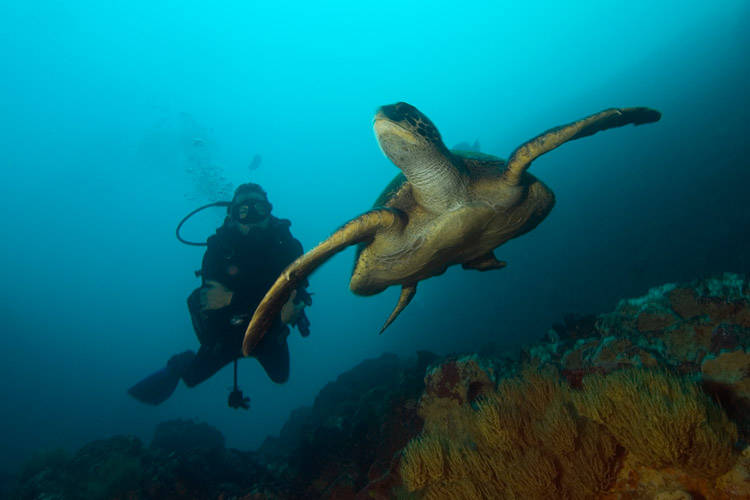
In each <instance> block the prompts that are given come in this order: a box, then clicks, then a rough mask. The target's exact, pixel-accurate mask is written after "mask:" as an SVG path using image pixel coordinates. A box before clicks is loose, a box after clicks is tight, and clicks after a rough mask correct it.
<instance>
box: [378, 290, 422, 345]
mask: <svg viewBox="0 0 750 500" xmlns="http://www.w3.org/2000/svg"><path fill="white" fill-rule="evenodd" d="M415 293H417V284H416V283H415V284H413V285H402V286H401V295H400V296H399V298H398V302H397V303H396V307H395V308H394V309H393V312H392V313H391V315H390V316H388V319H387V320H386V322H385V324H384V325H383V328H381V329H380V333H383V332H384V331H385V329H386V328H388V326H389V325H390V324H391V323H393V320H395V319H396V318H397V317H398V315H399V314H401V311H403V310H404V309H405V308H406V306H408V305H409V302H411V299H413V298H414V294H415Z"/></svg>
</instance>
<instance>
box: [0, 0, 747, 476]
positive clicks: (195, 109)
mask: <svg viewBox="0 0 750 500" xmlns="http://www.w3.org/2000/svg"><path fill="white" fill-rule="evenodd" d="M0 12H2V15H0V36H1V37H2V44H0V67H2V77H1V78H0V95H1V96H2V103H3V104H2V106H0V116H1V117H2V120H0V127H1V129H0V145H1V146H2V147H1V148H0V151H2V154H1V155H0V172H1V174H0V175H2V182H0V215H1V217H2V219H1V221H2V232H3V245H2V247H0V252H1V254H0V262H2V269H3V273H2V277H3V285H4V286H2V287H1V290H2V291H0V294H1V295H0V313H1V314H2V318H3V326H2V332H3V335H2V340H3V343H4V345H3V348H2V349H1V350H0V400H1V401H2V420H1V422H2V430H1V431H0V471H2V472H8V473H13V472H14V471H16V470H17V469H19V468H20V466H21V465H22V464H23V462H24V460H26V459H27V458H28V457H29V456H31V454H33V453H34V452H35V451H38V450H44V449H49V448H55V447H64V448H67V449H69V450H75V449H76V448H77V447H79V446H81V445H82V444H83V443H86V442H88V441H91V440H93V439H100V438H105V437H109V436H111V435H113V434H134V435H136V436H139V437H141V438H142V439H144V440H146V441H148V440H149V439H150V437H151V436H152V434H153V431H154V427H155V426H156V424H157V423H158V422H160V421H163V420H167V419H172V418H194V419H197V420H200V421H205V422H208V423H210V424H211V425H214V426H216V427H217V428H218V429H220V430H221V432H222V433H223V434H224V436H225V437H226V440H227V445H228V446H231V447H236V448H240V449H254V448H256V447H257V446H258V445H259V444H260V443H261V442H262V441H263V439H264V438H265V437H266V436H267V435H269V434H275V433H278V431H279V429H280V428H281V426H282V425H283V423H284V421H285V420H286V418H287V416H288V415H289V412H290V411H291V410H293V409H295V408H297V407H299V406H302V405H309V404H311V402H312V400H313V398H314V397H315V396H316V394H317V393H318V391H319V390H320V388H321V387H323V386H324V385H325V384H326V382H328V381H329V380H332V379H334V378H335V377H336V376H337V375H338V374H339V373H341V372H343V371H345V370H347V369H349V368H350V367H352V366H353V365H356V364H357V363H359V362H360V361H362V360H363V359H365V358H368V357H374V356H377V355H379V354H380V353H382V352H386V351H388V352H395V353H397V354H401V355H412V354H413V353H414V352H415V351H416V350H419V349H427V350H431V351H433V352H436V353H448V352H454V351H462V350H477V349H479V348H481V347H482V345H484V344H486V343H488V342H492V343H494V344H495V345H496V346H497V347H498V348H499V349H504V350H508V351H509V352H512V351H515V350H517V349H518V348H519V347H520V346H522V345H523V344H525V343H528V342H532V341H535V340H536V339H538V338H539V337H540V336H541V335H543V334H544V333H545V332H546V331H547V330H548V329H549V328H550V326H551V325H552V324H553V323H554V322H556V321H559V320H560V318H562V317H563V316H564V315H566V314H568V313H571V312H578V313H596V312H600V311H605V310H610V309H612V308H613V307H614V305H615V304H616V303H617V301H618V300H619V299H621V298H623V297H628V296H638V295H640V294H643V293H645V291H646V290H647V289H648V288H649V287H652V286H656V285H659V284H662V283H665V282H674V281H684V280H690V279H693V278H695V277H698V276H700V275H704V274H707V273H712V272H723V271H733V272H748V271H749V270H750V250H749V247H748V245H749V244H750V217H748V215H749V214H750V196H749V194H750V191H748V186H750V182H749V181H750V169H748V164H749V162H748V157H749V153H750V133H749V132H750V125H749V124H748V118H747V117H748V116H750V96H749V95H748V89H750V3H748V2H747V1H741V0H727V1H717V2H700V1H687V2H685V1H683V2H673V1H627V2H625V1H613V2H578V3H575V4H573V5H565V4H564V3H560V2H549V1H534V2H513V3H511V2H460V3H459V2H395V1H393V2H388V1H385V2H371V3H350V2H332V1H331V2H304V3H303V2H274V3H267V4H265V3H263V4H262V3H256V2H253V3H242V2H213V3H211V4H208V3H205V2H179V3H178V2H161V3H158V4H154V3H152V2H127V3H126V2H105V3H103V2H83V1H81V2H67V3H59V2H43V1H42V2H33V3H29V2H20V1H17V0H10V1H8V2H4V4H3V6H2V7H0ZM396 101H406V102H409V103H411V104H413V105H415V106H416V107H418V108H419V109H420V110H421V111H423V112H424V113H425V114H427V116H429V117H430V118H431V119H432V120H433V122H434V123H435V125H436V126H437V127H438V129H439V130H440V132H441V133H442V136H443V139H444V141H445V142H446V144H447V145H448V146H449V147H451V146H453V145H454V144H456V143H458V142H461V141H468V142H473V141H474V140H476V139H479V140H480V142H481V148H482V151H483V152H487V153H491V154H495V155H498V156H501V157H504V158H507V156H508V155H509V153H510V152H511V151H512V150H513V149H514V148H515V147H516V146H518V145H519V144H521V143H523V142H524V141H526V140H528V139H530V138H532V137H533V136H535V135H537V134H539V133H541V132H543V131H545V130H547V129H549V128H551V127H553V126H556V125H560V124H564V123H568V122H571V121H573V120H576V119H579V118H581V117H583V116H585V115H588V114H590V113H594V112H596V111H599V110H601V109H604V108H608V107H615V106H617V107H620V106H649V107H652V108H655V109H658V110H660V111H661V112H662V113H663V118H662V120H661V121H660V122H659V123H657V124H653V125H648V126H644V127H637V128H634V127H625V128H622V129H616V130H612V131H608V132H605V133H602V134H597V135H596V136H595V137H591V138H586V139H585V140H581V141H575V142H573V143H570V144H566V145H564V146H563V147H561V148H560V149H558V150H555V151H553V152H551V153H549V154H547V155H545V156H543V157H542V158H539V159H538V160H536V161H535V162H534V164H533V166H532V167H531V170H530V172H531V173H533V174H534V175H536V176H538V177H539V178H540V179H541V180H543V181H544V182H545V183H546V184H547V185H548V186H549V187H550V188H551V189H552V190H553V191H554V192H555V194H556V197H557V204H556V206H555V208H554V209H553V211H552V213H551V214H550V216H549V217H548V218H547V220H545V221H544V223H542V224H541V225H540V226H539V227H538V228H537V229H535V230H534V231H532V232H531V233H529V234H528V235H525V236H523V237H522V238H519V239H518V240H513V241H511V242H509V243H508V244H506V245H505V246H503V247H501V248H500V249H499V250H498V251H497V252H496V254H497V256H498V258H500V259H502V260H506V261H507V262H508V267H507V268H506V269H503V270H500V271H494V272H491V273H476V272H466V271H463V270H461V269H459V268H456V269H450V270H449V271H448V272H447V273H446V274H445V275H443V276H441V277H438V278H435V279H431V280H428V281H425V282H423V283H421V284H420V286H419V291H418V293H417V296H416V297H415V299H414V301H413V302H412V304H411V305H410V306H409V307H408V308H407V309H406V310H405V311H404V312H403V313H402V315H401V316H400V317H399V318H398V320H397V321H396V322H395V323H394V324H393V325H392V326H391V327H390V328H389V329H388V331H387V332H385V333H384V334H383V335H378V334H377V332H378V330H379V328H380V326H381V325H382V323H383V322H384V320H385V319H386V317H387V315H388V314H389V313H390V311H391V309H392V307H393V305H394V304H395V302H396V299H397V297H398V291H397V290H395V289H393V290H387V291H386V292H384V293H382V294H380V295H378V296H375V297H367V298H361V297H356V296H354V295H353V294H351V292H349V290H348V288H347V285H348V279H349V273H350V271H351V268H352V259H353V255H354V252H353V250H352V249H350V250H347V251H345V252H343V253H342V254H340V255H338V256H336V257H334V258H333V259H332V260H330V261H329V262H328V263H326V264H325V265H324V266H323V267H321V268H320V269H319V270H318V271H317V272H316V273H315V274H314V275H313V276H312V277H311V280H310V281H311V286H310V288H309V290H310V291H311V292H314V293H315V296H314V305H313V306H312V307H311V308H309V309H308V311H307V314H308V317H309V318H310V321H311V330H312V334H311V335H310V337H308V338H304V339H303V338H301V337H300V336H299V334H298V333H297V332H296V331H293V332H292V334H291V336H290V338H289V341H290V351H291V357H292V368H291V377H290V380H289V381H288V382H287V383H286V384H284V385H275V384H273V383H272V382H270V381H269V380H268V378H267V377H266V375H265V373H264V372H263V370H262V369H261V368H260V366H259V365H258V363H257V362H256V361H255V360H252V359H251V360H243V361H241V362H240V371H239V376H240V386H241V387H242V389H243V390H244V391H245V394H246V395H249V396H250V397H251V404H252V408H251V409H250V410H249V411H246V412H245V411H234V410H231V409H229V408H228V407H227V405H226V398H227V395H228V393H229V390H230V386H231V383H232V372H231V365H230V366H229V367H227V368H225V369H224V370H222V371H221V372H220V373H218V374H217V375H216V376H214V377H213V378H212V379H210V380H209V381H207V382H205V383H203V384H201V385H200V386H198V387H196V388H193V389H187V388H185V387H184V386H181V387H179V388H178V390H177V391H176V393H175V394H174V395H173V396H172V397H171V398H170V399H169V400H168V401H167V402H165V403H164V404H162V405H160V406H158V407H149V406H145V405H142V404H140V403H138V402H137V401H135V400H134V399H132V398H131V397H130V396H128V395H127V394H126V392H125V391H126V389H127V388H128V387H129V386H130V385H132V384H133V383H134V382H136V381H137V380H139V379H140V378H142V377H144V376H145V375H147V374H149V373H151V372H152V371H154V370H156V369H158V368H160V367H161V366H163V365H164V363H165V362H166V360H167V359H168V358H169V357H170V356H171V355H172V354H175V353H177V352H181V351H183V350H185V349H196V348H197V346H198V342H197V340H196V338H195V335H194V333H193V331H192V327H191V324H190V318H189V315H188V312H187V308H186V305H185V299H186V298H187V296H188V294H189V293H190V292H191V291H192V290H193V289H194V288H195V287H197V286H198V285H199V279H197V278H196V277H195V276H194V275H193V271H194V270H195V269H198V268H199V267H200V261H201V257H202V251H203V249H202V248H200V247H197V248H194V247H188V246H185V245H182V244H180V243H179V242H178V241H177V240H176V238H175V236H174V229H175V226H176V224H177V223H178V222H179V221H180V219H181V218H182V217H183V216H185V215H186V214H187V213H189V212H190V211H191V210H193V209H194V208H197V207H198V206H200V205H203V204H206V203H210V202H213V201H218V200H227V199H229V198H230V197H231V192H232V189H233V188H234V187H236V186H237V185H238V184H240V183H243V182H257V183H260V184H261V185H262V186H263V187H264V188H265V189H266V191H267V192H268V195H269V199H270V201H271V202H272V203H273V205H274V213H275V214H276V215H277V216H279V217H283V218H289V219H291V220H292V222H293V225H292V232H293V234H294V235H295V236H296V237H297V238H298V239H299V240H300V241H301V242H302V243H303V245H304V246H305V248H306V249H309V248H311V247H312V246H313V245H315V244H316V243H317V242H318V241H320V240H322V239H323V238H325V237H326V236H328V235H329V234H330V233H331V232H332V231H333V230H335V229H336V228H337V227H339V226H340V225H341V224H343V223H344V222H346V221H347V220H348V219H349V218H351V217H353V216H355V215H357V214H359V213H361V212H363V211H365V210H367V209H368V208H369V207H370V206H371V204H372V201H374V200H375V199H376V198H377V196H378V194H379V193H380V191H381V190H382V189H383V187H384V186H385V185H386V184H387V183H388V182H389V181H390V179H391V178H392V177H393V176H394V175H395V174H396V173H397V169H396V168H395V167H394V166H393V165H392V164H391V163H390V162H389V161H388V160H387V158H385V157H384V156H383V155H382V154H381V152H380V151H379V148H378V146H377V143H376V141H375V139H374V136H373V133H372V129H371V124H372V117H373V114H374V111H375V109H376V108H377V107H378V106H380V105H383V104H389V103H393V102H396ZM255 155H260V157H262V161H261V162H260V164H259V165H258V162H257V161H255V162H254V161H253V158H254V157H255ZM251 167H252V168H251ZM222 217H223V213H222V210H221V209H216V210H215V211H213V212H210V211H207V212H202V213H201V215H200V216H196V217H195V218H194V219H191V220H190V221H189V223H188V224H187V225H186V227H185V233H184V234H185V236H186V237H188V238H189V239H193V240H204V239H205V238H206V237H208V236H209V235H210V234H212V233H213V231H214V229H215V228H216V227H217V226H218V225H219V224H220V223H221V221H222Z"/></svg>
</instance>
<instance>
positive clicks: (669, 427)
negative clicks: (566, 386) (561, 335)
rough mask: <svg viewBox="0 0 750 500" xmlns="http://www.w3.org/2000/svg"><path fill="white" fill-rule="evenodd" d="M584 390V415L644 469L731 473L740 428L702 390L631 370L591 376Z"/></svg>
mask: <svg viewBox="0 0 750 500" xmlns="http://www.w3.org/2000/svg"><path fill="white" fill-rule="evenodd" d="M583 387H584V390H583V391H581V392H580V393H577V394H576V397H575V398H574V400H575V405H576V408H577V409H578V411H579V412H580V413H581V415H583V416H585V417H588V418H590V419H591V420H593V421H595V422H598V423H600V424H602V425H604V427H606V429H607V430H608V431H609V432H610V433H611V434H612V435H613V436H614V437H615V439H616V440H617V441H618V442H619V443H620V444H622V445H623V446H624V447H625V448H626V449H627V450H628V451H630V452H632V453H633V454H634V455H635V456H636V457H638V458H639V459H640V460H641V461H643V462H644V463H645V464H646V465H649V466H650V467H654V468H662V467H665V466H675V467H678V468H680V469H682V470H684V471H685V472H688V473H690V474H693V475H695V476H697V477H705V478H714V477H717V476H719V475H721V474H723V473H725V472H727V471H728V470H729V469H731V468H732V466H733V464H734V462H735V460H736V457H735V456H734V454H733V445H734V443H735V441H736V440H737V429H736V426H735V425H734V424H733V423H732V422H731V421H730V420H729V419H728V418H727V416H726V414H725V413H724V412H723V411H722V410H721V409H720V408H719V407H718V406H717V405H716V404H715V403H714V402H713V401H711V399H710V398H709V397H708V396H707V395H706V394H705V393H704V392H703V391H702V390H701V388H700V386H699V385H698V384H696V383H694V382H691V381H689V380H687V379H685V378H682V377H677V376H674V375H670V374H669V373H667V372H664V371H659V370H644V369H639V368H633V367H631V368H627V369H622V370H618V371H616V372H614V373H611V374H609V375H606V376H605V375H599V374H593V375H588V376H586V377H584V379H583Z"/></svg>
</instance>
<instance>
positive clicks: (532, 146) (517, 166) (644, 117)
mask: <svg viewBox="0 0 750 500" xmlns="http://www.w3.org/2000/svg"><path fill="white" fill-rule="evenodd" d="M660 118H661V113H660V112H658V111H656V110H654V109H650V108H612V109H605V110H604V111H600V112H599V113H596V114H593V115H591V116H588V117H586V118H583V119H582V120H578V121H577V122H573V123H569V124H568V125H562V126H560V127H555V128H553V129H551V130H548V131H546V132H544V133H543V134H540V135H538V136H536V137H535V138H533V139H531V140H530V141H529V142H527V143H525V144H522V145H521V146H519V147H518V148H517V149H516V150H515V151H514V152H513V154H511V156H510V158H509V159H508V163H507V165H506V169H505V172H504V173H503V180H504V181H505V183H506V184H508V185H511V186H515V185H517V184H518V183H519V181H520V180H521V174H523V172H524V171H525V170H526V169H527V168H529V165H531V162H532V161H534V160H535V159H536V158H538V157H539V156H541V155H543V154H544V153H547V152H548V151H552V150H553V149H555V148H556V147H558V146H560V145H562V144H564V143H566V142H568V141H573V140H575V139H580V138H581V137H588V136H590V135H594V134H595V133H597V132H600V131H602V130H607V129H610V128H616V127H622V126H623V125H628V124H629V123H632V124H633V125H643V124H645V123H653V122H657V121H659V119H660Z"/></svg>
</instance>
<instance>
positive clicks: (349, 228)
mask: <svg viewBox="0 0 750 500" xmlns="http://www.w3.org/2000/svg"><path fill="white" fill-rule="evenodd" d="M405 223H406V218H405V217H404V215H403V214H402V213H401V212H400V211H399V210H394V209H391V208H378V209H375V210H370V211H369V212H365V213H364V214H362V215H360V216H359V217H357V218H355V219H352V220H350V221H349V222H347V223H346V224H345V225H344V226H343V227H341V228H340V229H339V230H338V231H336V232H335V233H333V234H332V235H331V236H329V237H328V238H327V239H325V240H323V241H322V242H320V243H319V244H318V245H317V246H316V247H315V248H313V249H311V250H310V251H308V252H307V253H305V254H304V255H302V256H300V257H299V258H297V260H295V261H294V262H292V263H291V264H289V266H288V267H287V268H286V269H284V271H282V273H281V275H280V276H279V277H278V278H277V279H276V282H275V283H274V284H273V286H271V288H270V289H269V290H268V292H266V296H265V297H263V300H262V301H261V302H260V304H258V307H257V309H255V314H253V317H252V319H251V320H250V324H249V325H248V326H247V330H246V331H245V338H244V340H243V342H242V352H243V354H244V355H245V356H248V355H249V354H250V353H251V352H252V350H253V348H254V347H255V346H256V345H257V344H258V342H259V341H260V339H262V338H263V336H264V335H265V334H266V332H267V331H268V329H269V328H270V326H271V324H272V323H273V321H274V320H275V318H276V317H277V316H278V314H279V313H280V312H281V308H282V307H283V306H284V304H285V303H286V301H287V300H289V297H290V296H291V294H292V292H293V291H294V290H296V289H297V287H298V286H299V284H300V283H301V282H302V281H303V280H304V279H305V278H307V276H309V275H310V273H312V272H313V271H314V270H315V269H316V268H317V267H318V266H320V265H321V264H323V263H324V262H325V261H327V260H328V259H330V258H331V257H333V256H334V255H335V254H337V253H338V252H340V251H342V250H344V249H345V248H346V247H348V246H350V245H356V244H357V243H361V242H362V241H366V240H368V239H370V238H372V237H373V236H374V235H375V233H376V232H378V231H384V230H392V229H396V228H401V227H402V226H403V225H405Z"/></svg>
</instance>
